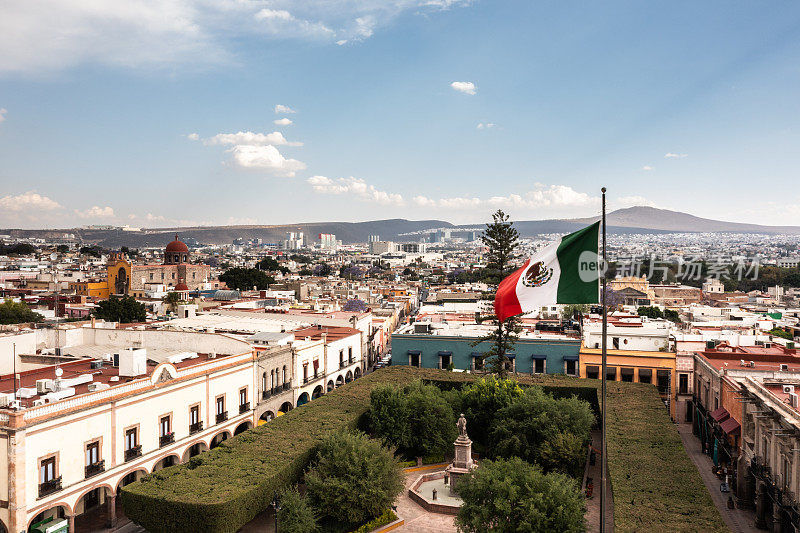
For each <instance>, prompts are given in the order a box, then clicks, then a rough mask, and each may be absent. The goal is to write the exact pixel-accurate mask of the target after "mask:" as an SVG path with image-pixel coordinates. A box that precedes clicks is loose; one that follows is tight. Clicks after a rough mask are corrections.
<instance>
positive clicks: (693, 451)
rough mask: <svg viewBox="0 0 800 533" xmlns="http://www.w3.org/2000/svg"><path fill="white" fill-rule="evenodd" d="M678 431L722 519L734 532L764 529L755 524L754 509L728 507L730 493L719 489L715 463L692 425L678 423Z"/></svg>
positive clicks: (751, 531) (745, 532) (746, 532)
mask: <svg viewBox="0 0 800 533" xmlns="http://www.w3.org/2000/svg"><path fill="white" fill-rule="evenodd" d="M678 433H680V435H681V439H682V440H683V447H684V448H685V449H686V454H687V455H688V456H689V457H690V458H691V459H692V462H693V463H694V465H695V466H696V467H697V470H698V472H700V477H701V478H703V483H705V485H706V489H707V490H708V492H709V494H711V499H712V500H714V505H716V506H717V509H718V510H719V513H720V514H721V515H722V519H723V520H725V524H726V525H727V526H728V527H729V528H730V530H731V531H733V532H734V533H756V532H761V531H762V530H760V529H757V528H756V526H755V521H756V517H755V514H754V513H753V512H752V511H749V510H747V509H728V496H729V494H726V493H723V492H721V491H720V490H719V485H720V480H719V478H718V477H717V476H716V475H714V473H713V472H712V471H711V465H712V464H713V463H712V461H711V458H710V457H709V456H707V455H705V454H704V453H703V452H702V451H700V439H698V438H697V437H695V436H694V435H693V434H692V425H691V424H678Z"/></svg>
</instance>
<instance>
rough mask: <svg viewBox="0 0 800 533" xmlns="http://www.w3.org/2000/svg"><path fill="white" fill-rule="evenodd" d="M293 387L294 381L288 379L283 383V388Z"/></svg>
mask: <svg viewBox="0 0 800 533" xmlns="http://www.w3.org/2000/svg"><path fill="white" fill-rule="evenodd" d="M291 388H292V383H291V382H290V381H287V382H286V383H284V384H283V390H289V389H291Z"/></svg>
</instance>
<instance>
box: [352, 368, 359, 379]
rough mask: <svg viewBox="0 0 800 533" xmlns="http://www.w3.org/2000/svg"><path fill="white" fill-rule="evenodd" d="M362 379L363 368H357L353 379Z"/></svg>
mask: <svg viewBox="0 0 800 533" xmlns="http://www.w3.org/2000/svg"><path fill="white" fill-rule="evenodd" d="M360 377H361V367H358V366H357V367H356V368H355V370H353V379H358V378H360Z"/></svg>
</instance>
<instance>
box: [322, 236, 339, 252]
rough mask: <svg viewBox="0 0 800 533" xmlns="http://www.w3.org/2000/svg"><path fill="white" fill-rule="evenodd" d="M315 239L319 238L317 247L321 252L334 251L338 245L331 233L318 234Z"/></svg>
mask: <svg viewBox="0 0 800 533" xmlns="http://www.w3.org/2000/svg"><path fill="white" fill-rule="evenodd" d="M317 237H318V238H319V247H320V248H322V249H323V250H335V249H336V247H337V246H338V245H339V242H338V241H337V240H336V235H334V234H333V233H320V234H319V235H318V236H317Z"/></svg>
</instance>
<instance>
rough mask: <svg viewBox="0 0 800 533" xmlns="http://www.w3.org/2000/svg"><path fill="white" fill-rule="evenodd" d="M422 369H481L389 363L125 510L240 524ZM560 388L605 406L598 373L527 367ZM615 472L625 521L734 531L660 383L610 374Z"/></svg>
mask: <svg viewBox="0 0 800 533" xmlns="http://www.w3.org/2000/svg"><path fill="white" fill-rule="evenodd" d="M420 378H422V379H423V380H425V381H429V382H433V383H436V384H437V385H440V386H442V387H443V388H448V387H454V386H455V387H458V386H461V385H463V383H464V382H467V381H471V380H473V379H475V378H476V376H474V375H470V374H465V373H457V372H447V371H441V370H434V369H415V368H410V367H406V366H403V367H389V368H385V369H381V370H379V371H377V372H374V373H372V374H369V375H367V376H365V377H363V378H361V379H358V380H356V381H354V382H352V383H349V384H346V385H345V386H343V387H341V388H339V389H336V390H335V391H334V392H332V393H330V394H326V395H324V396H322V397H321V398H318V399H316V400H313V401H311V402H309V403H307V404H306V405H304V406H302V407H300V408H298V409H294V410H292V411H290V412H289V413H287V414H286V415H284V416H281V417H279V418H277V419H275V420H272V421H271V422H270V423H269V424H265V425H262V426H259V427H257V428H255V429H252V430H250V431H247V432H245V433H243V434H241V435H239V436H237V437H234V438H232V439H229V440H227V441H225V442H224V443H223V444H222V445H220V446H219V447H218V448H216V449H214V450H211V451H210V452H207V453H204V454H202V455H201V456H199V457H198V461H195V463H198V462H199V463H200V464H196V466H195V467H194V468H191V467H190V465H189V464H182V465H176V466H173V467H170V468H166V469H164V470H161V471H159V472H157V473H155V474H152V475H149V476H145V477H144V478H143V479H142V480H141V481H139V482H136V483H133V484H131V485H128V486H127V487H125V488H124V489H122V491H121V493H120V498H121V500H122V504H123V507H124V509H125V514H126V515H127V516H128V517H129V518H131V520H133V521H134V522H136V523H137V524H139V525H141V526H142V527H144V528H145V529H147V530H148V531H151V532H152V533H160V532H168V531H174V532H184V531H185V532H194V531H210V532H231V533H233V532H235V531H237V530H238V529H239V528H240V527H242V526H243V525H245V524H246V523H247V522H249V521H250V520H252V519H253V518H254V517H255V516H256V515H257V514H258V513H260V512H261V511H263V510H264V509H265V508H266V507H267V505H268V504H269V503H270V502H271V501H272V498H273V496H274V494H275V493H276V492H279V491H280V490H281V489H283V488H284V487H286V486H287V485H289V484H291V483H295V482H297V481H298V480H299V479H300V478H301V476H302V473H303V470H304V469H305V467H306V465H307V464H308V461H309V460H310V458H311V454H312V453H313V451H314V447H315V446H316V444H317V443H318V442H319V441H320V440H321V439H322V438H323V437H324V436H325V435H327V434H329V433H330V432H333V431H336V430H338V429H340V428H350V429H354V428H356V427H357V426H358V422H359V420H360V418H361V417H362V416H363V415H364V413H365V412H366V410H367V408H368V407H369V393H370V390H371V389H372V387H373V386H374V385H376V384H378V383H385V382H389V383H408V382H410V381H412V380H414V379H420ZM518 379H519V381H520V382H521V383H522V384H539V385H542V386H543V387H545V389H546V390H547V392H550V393H553V394H556V395H559V396H561V395H567V396H569V395H572V394H576V395H578V396H579V397H581V398H583V399H586V400H587V401H589V402H590V404H592V405H593V406H594V408H595V409H597V407H598V405H599V403H598V400H597V389H598V387H599V382H598V381H596V380H583V379H576V378H570V377H563V376H547V375H543V376H534V377H527V376H524V377H522V376H520V377H518ZM608 402H609V409H608V417H609V418H608V425H607V427H608V453H609V472H610V477H611V482H612V486H613V492H614V525H615V529H616V530H617V531H623V532H624V531H726V530H727V529H726V528H725V525H724V523H723V521H722V518H721V516H720V515H719V512H718V511H717V510H716V508H715V507H714V504H713V502H712V500H711V496H710V495H709V494H708V492H707V491H706V489H705V486H704V485H703V482H702V480H701V479H700V476H699V474H698V473H697V470H696V469H695V467H694V464H693V463H692V462H691V460H690V459H689V457H688V456H687V455H686V453H685V452H684V450H683V446H682V443H681V439H680V436H679V435H678V432H677V429H676V428H675V426H674V424H673V423H672V422H671V421H670V419H669V416H668V415H667V413H666V410H665V409H664V405H663V403H662V402H661V399H660V398H659V396H658V393H657V392H656V389H655V387H653V386H650V385H643V384H636V383H616V382H614V383H609V387H608Z"/></svg>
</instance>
